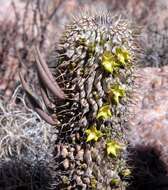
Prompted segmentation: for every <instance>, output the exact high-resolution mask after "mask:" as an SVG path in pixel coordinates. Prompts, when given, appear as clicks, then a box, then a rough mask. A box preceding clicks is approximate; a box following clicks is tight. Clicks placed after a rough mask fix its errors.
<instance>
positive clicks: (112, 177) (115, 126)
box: [48, 10, 137, 190]
mask: <svg viewBox="0 0 168 190" xmlns="http://www.w3.org/2000/svg"><path fill="white" fill-rule="evenodd" d="M136 50H137V49H136V47H135V35H134V30H133V29H132V28H131V23H129V22H128V21H127V20H122V19H121V18H120V17H117V16H115V17H114V16H112V15H111V14H109V13H107V12H101V13H100V12H99V13H96V12H95V11H93V10H92V11H91V12H86V13H84V14H82V15H80V16H79V17H78V18H75V19H73V21H72V22H71V23H70V24H69V25H68V26H67V27H66V29H65V32H64V34H63V36H62V37H61V39H60V41H59V43H58V44H57V46H56V48H55V50H54V51H53V52H52V54H51V55H50V56H49V60H48V62H49V64H52V65H54V67H55V71H54V76H55V78H56V81H57V82H58V84H59V86H60V87H61V88H62V89H63V91H64V93H65V94H66V99H64V100H59V101H57V100H56V103H55V113H56V115H57V119H58V120H59V122H60V125H59V126H57V128H58V130H59V133H58V138H57V139H56V152H55V156H56V163H57V164H56V165H57V170H56V173H57V174H58V175H57V177H56V183H57V188H58V189H83V190H84V189H97V190H105V189H125V188H126V186H127V179H128V178H129V175H130V169H129V167H128V166H127V164H126V157H127V153H126V147H127V144H128V140H127V130H128V118H129V111H128V106H129V103H130V98H131V92H132V89H133V86H134V74H133V73H134V69H135V63H136V59H135V57H136Z"/></svg>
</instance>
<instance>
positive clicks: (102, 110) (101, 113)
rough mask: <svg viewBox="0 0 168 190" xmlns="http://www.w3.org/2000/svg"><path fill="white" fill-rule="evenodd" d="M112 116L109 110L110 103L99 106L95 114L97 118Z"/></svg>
mask: <svg viewBox="0 0 168 190" xmlns="http://www.w3.org/2000/svg"><path fill="white" fill-rule="evenodd" d="M111 117H112V113H111V110H110V105H108V104H107V105H104V106H102V107H101V108H100V110H99V111H98V114H97V119H98V118H102V119H109V118H111Z"/></svg>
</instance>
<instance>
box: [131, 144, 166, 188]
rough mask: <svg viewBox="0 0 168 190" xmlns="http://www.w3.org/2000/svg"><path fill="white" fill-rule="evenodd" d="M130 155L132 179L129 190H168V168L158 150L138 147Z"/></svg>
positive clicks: (132, 149)
mask: <svg viewBox="0 0 168 190" xmlns="http://www.w3.org/2000/svg"><path fill="white" fill-rule="evenodd" d="M129 153H130V154H129V155H130V156H129V162H128V164H129V165H130V166H131V168H132V178H131V179H130V186H129V187H128V188H127V190H168V173H167V170H166V169H167V166H166V165H165V163H164V162H163V161H162V160H161V159H160V153H159V151H158V150H156V148H153V147H147V146H146V147H144V146H137V147H134V148H129Z"/></svg>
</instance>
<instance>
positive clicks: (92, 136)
mask: <svg viewBox="0 0 168 190" xmlns="http://www.w3.org/2000/svg"><path fill="white" fill-rule="evenodd" d="M85 132H86V135H87V139H86V142H89V141H92V140H94V141H97V140H98V139H99V138H100V137H102V135H103V133H102V132H101V131H99V130H97V129H96V126H92V127H91V128H90V129H87V130H86V131H85Z"/></svg>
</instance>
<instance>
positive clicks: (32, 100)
mask: <svg viewBox="0 0 168 190" xmlns="http://www.w3.org/2000/svg"><path fill="white" fill-rule="evenodd" d="M19 77H20V81H21V83H22V86H23V88H24V90H25V92H26V94H27V96H28V100H29V102H30V104H31V106H32V108H33V109H34V111H35V112H37V113H38V115H39V116H40V117H41V118H42V119H44V120H45V121H46V122H47V123H49V124H50V125H56V124H59V121H58V120H56V119H53V118H52V117H51V116H49V115H48V114H47V113H45V112H44V111H43V109H42V107H41V105H40V103H39V102H38V100H37V98H36V97H35V96H34V95H33V93H32V92H31V90H30V88H29V86H28V84H27V83H26V81H25V80H24V77H23V75H22V73H21V71H19Z"/></svg>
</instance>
